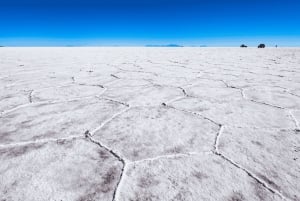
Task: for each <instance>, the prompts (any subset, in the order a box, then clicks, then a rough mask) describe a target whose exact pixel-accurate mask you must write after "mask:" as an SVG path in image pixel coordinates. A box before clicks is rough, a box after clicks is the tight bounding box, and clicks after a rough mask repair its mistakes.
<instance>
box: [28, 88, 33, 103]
mask: <svg viewBox="0 0 300 201" xmlns="http://www.w3.org/2000/svg"><path fill="white" fill-rule="evenodd" d="M32 93H33V90H30V91H29V93H28V101H29V103H32Z"/></svg>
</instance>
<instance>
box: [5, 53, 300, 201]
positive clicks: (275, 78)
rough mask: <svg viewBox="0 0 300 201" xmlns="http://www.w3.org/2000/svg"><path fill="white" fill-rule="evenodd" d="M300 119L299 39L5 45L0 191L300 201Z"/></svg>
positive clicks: (70, 196)
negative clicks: (260, 45)
mask: <svg viewBox="0 0 300 201" xmlns="http://www.w3.org/2000/svg"><path fill="white" fill-rule="evenodd" d="M299 122H300V49H297V48H278V49H275V48H270V49H268V48H267V49H256V48H253V49H252V48H248V49H240V48H0V200H1V201H19V200H22V201H93V200H99V201H191V200H193V201H202V200H203V201H208V200H209V201H218V200H220V201H244V200H247V201H254V200H266V201H277V200H278V201H279V200H286V201H289V200H290V201H292V200H293V201H296V200H298V201H299V200H300V127H299Z"/></svg>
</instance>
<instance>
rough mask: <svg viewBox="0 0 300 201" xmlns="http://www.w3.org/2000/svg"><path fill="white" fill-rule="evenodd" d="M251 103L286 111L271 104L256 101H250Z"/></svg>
mask: <svg viewBox="0 0 300 201" xmlns="http://www.w3.org/2000/svg"><path fill="white" fill-rule="evenodd" d="M249 101H251V102H253V103H257V104H260V105H266V106H270V107H273V108H277V109H281V110H285V108H283V107H280V106H277V105H272V104H269V103H265V102H260V101H256V100H252V99H249Z"/></svg>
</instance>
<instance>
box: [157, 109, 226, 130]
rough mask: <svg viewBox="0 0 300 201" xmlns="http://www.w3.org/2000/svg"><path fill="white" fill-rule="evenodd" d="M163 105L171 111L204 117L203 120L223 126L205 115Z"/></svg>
mask: <svg viewBox="0 0 300 201" xmlns="http://www.w3.org/2000/svg"><path fill="white" fill-rule="evenodd" d="M162 105H163V106H164V107H168V108H171V109H174V110H177V111H180V112H185V113H188V114H192V115H196V116H199V117H202V118H203V119H205V120H208V121H210V122H212V123H213V124H215V125H217V126H221V125H222V124H220V123H218V122H216V121H214V120H213V119H210V118H208V117H206V116H204V115H202V114H199V113H197V112H192V111H188V110H183V109H178V108H175V107H173V106H170V105H167V104H166V103H162Z"/></svg>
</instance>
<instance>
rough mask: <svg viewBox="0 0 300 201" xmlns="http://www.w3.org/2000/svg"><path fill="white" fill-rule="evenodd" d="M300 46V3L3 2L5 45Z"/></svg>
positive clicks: (0, 20)
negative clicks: (242, 44) (261, 44)
mask: <svg viewBox="0 0 300 201" xmlns="http://www.w3.org/2000/svg"><path fill="white" fill-rule="evenodd" d="M262 42H263V43H266V44H268V45H272V46H273V45H275V44H278V45H279V46H300V0H98V1H97V0H0V45H5V46H66V45H70V46H98V45H99V46H110V45H124V46H136V45H146V44H169V43H172V44H174V43H175V44H181V45H196V46H198V45H208V46H237V45H240V44H241V43H245V44H248V45H250V46H251V45H257V44H258V43H262Z"/></svg>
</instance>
